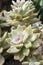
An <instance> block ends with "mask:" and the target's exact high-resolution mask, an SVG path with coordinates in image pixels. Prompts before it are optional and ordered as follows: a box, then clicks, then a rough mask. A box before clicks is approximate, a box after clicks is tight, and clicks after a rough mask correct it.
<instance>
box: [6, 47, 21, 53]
mask: <svg viewBox="0 0 43 65" xmlns="http://www.w3.org/2000/svg"><path fill="white" fill-rule="evenodd" d="M19 51H20V49H17V48H16V47H15V46H11V47H10V48H9V49H8V50H7V52H8V53H11V54H15V53H18V52H19Z"/></svg>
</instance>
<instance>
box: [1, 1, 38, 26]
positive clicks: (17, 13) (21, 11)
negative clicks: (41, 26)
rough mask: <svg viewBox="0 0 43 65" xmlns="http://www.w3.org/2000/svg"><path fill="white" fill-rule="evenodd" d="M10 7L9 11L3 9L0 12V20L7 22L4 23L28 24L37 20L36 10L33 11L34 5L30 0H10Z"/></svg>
mask: <svg viewBox="0 0 43 65" xmlns="http://www.w3.org/2000/svg"><path fill="white" fill-rule="evenodd" d="M11 8H12V10H10V11H9V12H7V11H5V10H4V11H2V12H1V14H0V20H1V22H7V23H6V25H16V26H17V24H21V25H24V24H25V25H28V24H29V23H31V24H32V23H35V22H38V21H39V19H37V15H38V12H36V13H35V12H34V10H35V7H34V5H33V2H32V1H31V0H27V1H25V0H21V1H20V0H17V1H16V2H15V1H13V0H12V5H11ZM2 14H3V16H2ZM3 25H4V24H3Z"/></svg>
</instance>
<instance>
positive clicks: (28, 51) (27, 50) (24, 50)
mask: <svg viewBox="0 0 43 65" xmlns="http://www.w3.org/2000/svg"><path fill="white" fill-rule="evenodd" d="M29 53H30V50H29V49H26V48H24V49H23V55H24V56H28V55H29Z"/></svg>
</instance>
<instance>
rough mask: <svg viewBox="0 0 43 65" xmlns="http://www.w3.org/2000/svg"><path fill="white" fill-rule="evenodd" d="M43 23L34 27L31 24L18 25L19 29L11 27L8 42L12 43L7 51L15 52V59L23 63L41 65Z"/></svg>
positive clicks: (25, 64)
mask: <svg viewBox="0 0 43 65" xmlns="http://www.w3.org/2000/svg"><path fill="white" fill-rule="evenodd" d="M42 35H43V25H42V26H40V27H38V28H37V27H36V28H33V27H32V26H31V25H29V26H28V27H26V28H24V27H23V26H20V25H18V27H17V29H14V28H11V32H10V33H8V36H7V38H6V42H7V43H9V44H10V47H9V49H8V50H7V53H9V54H13V55H14V59H15V60H19V61H20V62H22V64H23V65H36V64H37V65H40V63H41V62H42V61H43V57H42V56H43V55H42V46H41V44H43V36H42Z"/></svg>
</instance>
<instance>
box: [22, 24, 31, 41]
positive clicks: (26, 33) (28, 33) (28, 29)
mask: <svg viewBox="0 0 43 65" xmlns="http://www.w3.org/2000/svg"><path fill="white" fill-rule="evenodd" d="M31 33H32V28H31V25H29V26H28V27H27V28H26V29H25V30H24V31H23V36H24V38H23V42H25V41H26V39H27V38H28V36H29V35H30V34H31Z"/></svg>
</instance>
